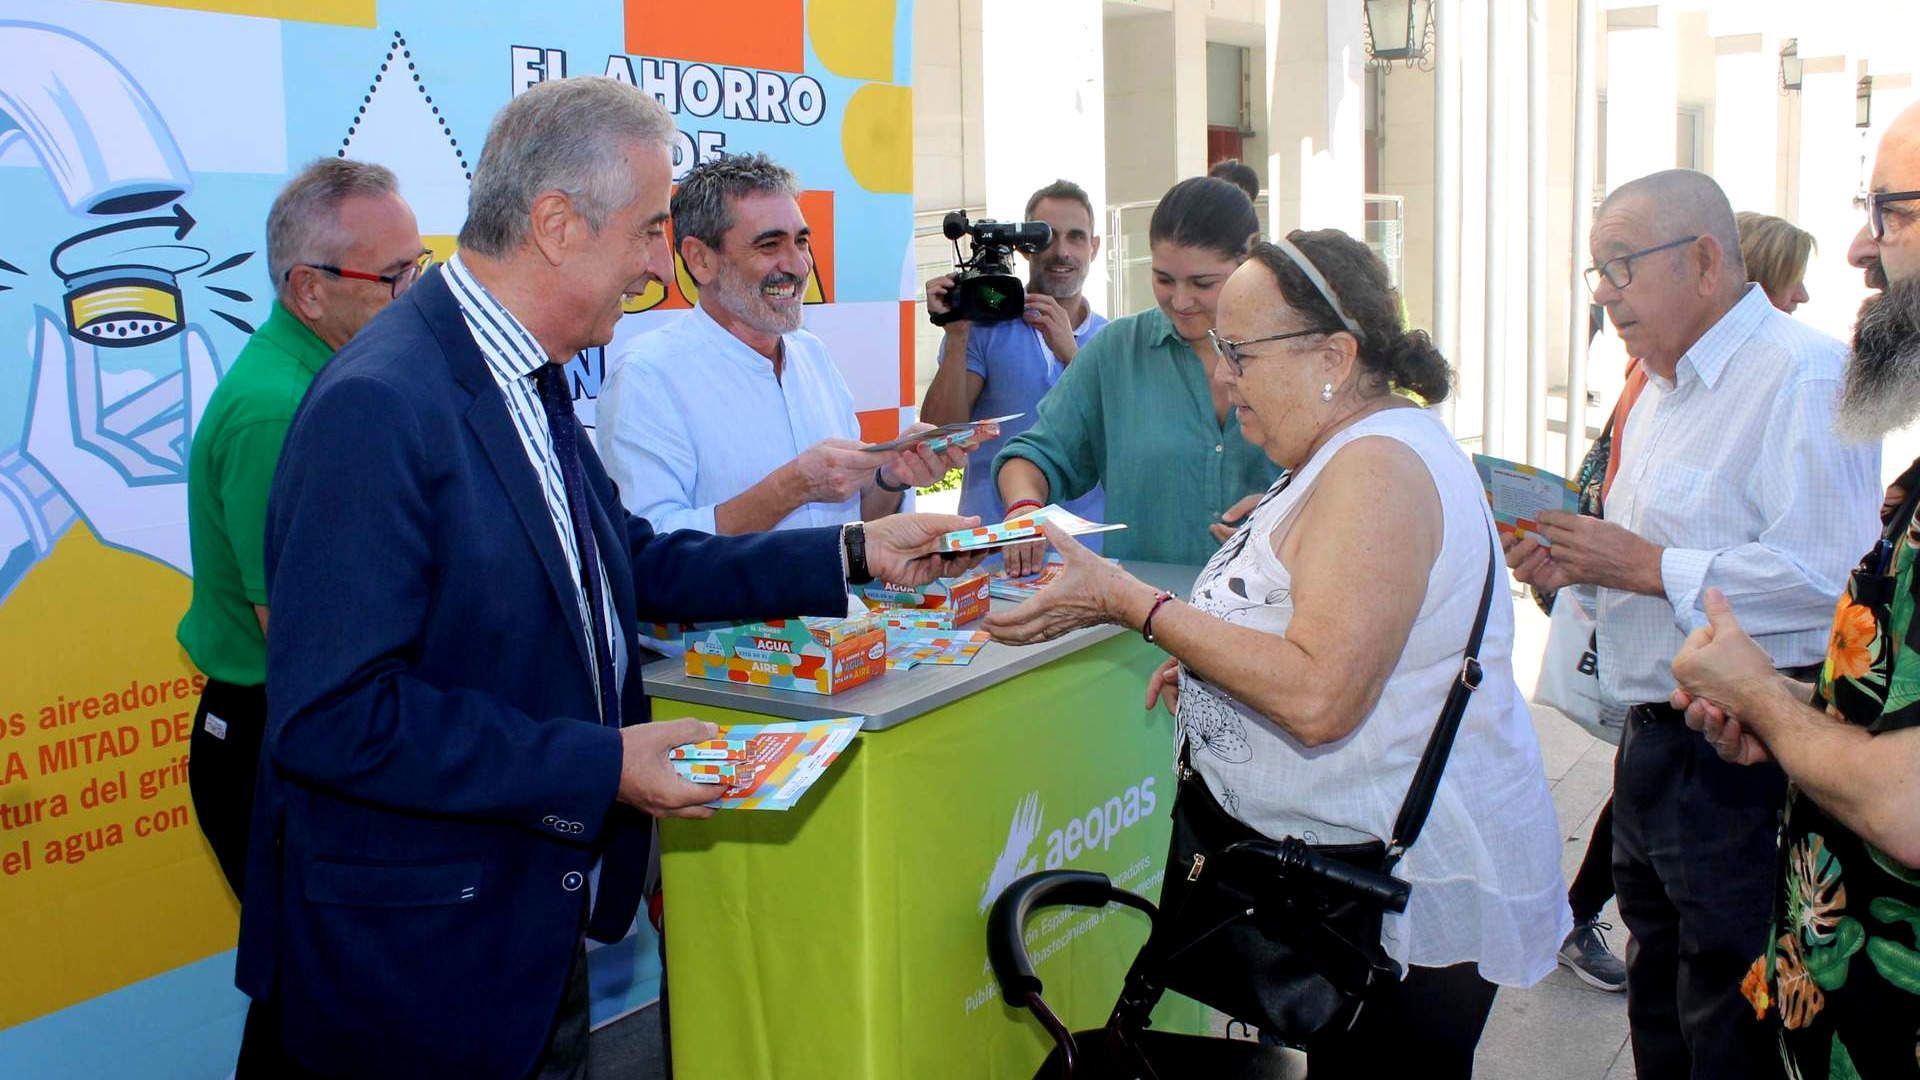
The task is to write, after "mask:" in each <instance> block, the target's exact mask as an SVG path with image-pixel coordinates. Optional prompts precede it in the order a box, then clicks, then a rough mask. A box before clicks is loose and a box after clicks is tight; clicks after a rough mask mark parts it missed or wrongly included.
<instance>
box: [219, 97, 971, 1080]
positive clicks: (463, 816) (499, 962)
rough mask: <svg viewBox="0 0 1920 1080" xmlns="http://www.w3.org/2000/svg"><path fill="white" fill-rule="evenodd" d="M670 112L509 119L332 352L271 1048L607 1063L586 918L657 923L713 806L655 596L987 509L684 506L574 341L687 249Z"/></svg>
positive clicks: (282, 616)
mask: <svg viewBox="0 0 1920 1080" xmlns="http://www.w3.org/2000/svg"><path fill="white" fill-rule="evenodd" d="M673 138H674V128H673V122H672V120H671V118H670V117H669V116H668V114H667V113H666V111H665V110H664V109H663V108H662V107H661V106H660V105H659V103H658V102H656V101H655V100H654V99H653V98H651V97H649V96H647V95H646V94H643V93H641V92H640V91H638V90H636V89H634V88H632V87H630V86H625V85H622V84H620V83H617V82H614V81H612V80H608V79H574V80H566V81H560V82H552V83H546V84H542V85H540V86H537V87H535V88H533V89H532V90H529V91H528V92H527V93H525V94H523V95H522V96H521V97H519V98H517V99H516V100H515V101H513V102H512V103H511V104H509V105H508V106H507V107H506V108H505V109H504V110H502V111H501V113H500V115H499V116H498V117H496V118H495V120H494V123H493V127H492V129H491V130H490V132H489V133H488V136H487V144H486V147H485V150H484V152H483V153H482V155H481V158H480V163H479V167H478V168H477V169H476V170H475V173H474V177H473V186H472V192H471V196H470V203H469V215H468V219H467V223H466V226H465V227H464V229H463V230H462V231H461V234H460V243H461V252H460V254H459V255H458V256H456V257H455V258H454V260H453V261H451V262H450V263H449V264H448V265H447V266H446V267H444V268H443V269H442V270H441V271H439V272H436V273H433V274H431V275H429V276H428V277H427V278H426V279H425V280H424V281H422V282H421V283H420V284H419V285H417V286H415V287H414V288H413V289H411V290H409V291H408V292H407V294H406V295H405V296H403V297H402V298H401V299H400V300H399V301H397V302H395V303H394V304H392V305H391V306H390V307H389V308H388V309H387V310H386V311H385V312H383V313H382V314H381V315H380V317H378V318H376V319H375V320H374V321H373V322H371V323H370V324H368V326H367V327H366V329H364V330H363V331H362V332H361V333H360V334H359V336H357V337H355V338H354V339H353V341H352V342H351V343H349V344H348V345H347V346H346V347H345V348H344V349H342V350H341V351H340V352H339V354H338V355H337V356H336V357H335V358H334V360H333V362H332V363H331V364H329V365H328V366H327V368H326V369H325V370H324V371H323V372H322V373H321V375H320V376H319V377H318V378H316V379H315V381H314V383H313V387H312V389H311V391H310V392H309V394H308V396H307V398H306V400H305V402H304V403H303V404H302V406H301V408H300V411H299V413H298V414H297V415H296V417H295V418H294V422H293V426H292V428H291V430H290V432H289V435H288V439H287V444H286V451H285V455H284V457H283V458H282V461H281V465H280V468H279V472H278V473H277V475H276V477H275V480H274V487H273V494H272V499H271V505H270V509H269V515H268V516H269V523H268V532H267V558H266V568H267V581H268V590H269V594H270V597H271V604H272V607H273V613H274V626H273V629H274V633H273V636H272V638H271V639H270V640H269V642H268V656H267V669H268V681H267V685H269V686H271V687H272V688H273V690H272V695H271V700H270V701H269V703H268V705H269V714H268V724H267V736H266V754H265V758H264V764H263V768H262V775H261V781H260V784H261V788H260V790H261V792H262V796H261V798H260V799H259V802H258V808H257V811H256V817H255V830H254V842H253V845H252V851H251V854H250V861H249V873H248V878H247V894H246V898H245V904H244V905H243V908H242V914H241V931H240V958H239V971H238V982H239V985H240V988H241V989H243V990H245V991H246V992H247V993H248V994H249V995H250V996H251V997H252V998H253V999H254V1007H253V1009H252V1010H251V1011H250V1013H249V1016H248V1024H247V1035H246V1039H245V1043H244V1045H243V1048H242V1053H241V1061H240V1070H239V1075H240V1077H241V1078H242V1080H254V1078H255V1077H269V1076H270V1077H280V1076H302V1075H319V1076H330V1077H356V1078H357V1077H376V1076H407V1077H423V1076H459V1077H527V1076H539V1077H577V1076H582V1075H584V1071H585V1062H586V1043H587V1011H586V968H585V960H584V955H585V954H584V942H583V935H585V934H591V935H592V936H594V937H595V938H596V939H606V940H612V939H616V938H618V937H619V936H620V935H622V934H623V933H624V932H625V931H626V929H627V927H628V925H629V924H630V923H631V922H632V920H633V917H634V912H635V908H636V906H637V903H638V900H639V896H640V892H641V879H642V875H643V874H644V870H645V864H646V858H647V854H648V838H649V835H650V826H651V821H650V819H649V817H648V816H647V815H655V816H659V815H681V816H704V815H706V814H708V813H710V812H711V811H709V810H706V809H705V808H703V807H702V806H701V805H700V804H701V803H702V802H704V801H705V800H706V799H708V798H709V796H710V789H703V788H700V787H698V786H696V785H693V784H689V783H687V782H685V781H683V780H680V779H679V778H678V777H677V776H676V775H675V774H674V772H673V771H672V769H671V768H670V767H669V765H668V764H667V760H666V755H667V752H668V750H669V749H670V748H671V747H673V746H676V745H678V744H681V743H686V742H691V741H695V740H698V739H701V738H706V737H709V736H710V735H711V734H712V731H713V728H712V726H711V725H709V724H704V723H700V722H697V721H694V720H676V721H672V722H663V723H658V724H648V723H644V721H645V720H646V719H647V715H648V704H647V700H646V698H645V696H644V694H643V691H642V688H641V680H640V679H639V677H638V675H637V673H635V672H634V671H632V670H631V668H632V666H633V665H634V663H635V662H636V661H634V660H633V657H634V654H635V649H636V646H635V630H634V628H635V625H636V621H660V622H666V621H679V620H690V621H691V620H712V619H737V618H763V617H772V616H785V615H798V614H840V613H843V612H844V610H845V606H846V589H847V585H848V584H849V583H858V582H860V581H862V580H864V579H868V578H870V576H872V575H880V576H884V577H886V578H888V579H891V580H900V581H910V582H924V581H926V580H929V579H931V578H932V577H933V576H934V575H935V573H937V572H944V571H951V570H953V569H956V568H958V567H957V565H956V564H952V563H947V562H944V561H943V560H942V559H941V558H940V557H934V556H930V555H929V553H930V552H931V550H932V546H933V544H932V541H933V539H934V538H935V537H936V536H938V534H940V533H942V532H944V531H947V530H949V529H953V528H960V527H964V526H968V525H970V524H972V522H971V520H970V519H962V518H952V517H941V516H934V515H905V516H896V517H892V518H883V519H880V520H876V521H872V522H868V523H866V524H865V526H864V528H863V526H861V525H860V524H858V523H855V524H852V525H847V526H842V527H832V528H823V529H809V530H796V531H791V532H784V533H780V534H777V535H762V536H742V537H727V538H716V537H713V536H708V535H706V534H702V533H695V532H679V533H674V534H671V535H666V536H658V535H655V534H654V533H653V531H652V530H651V529H650V528H649V527H648V525H647V523H646V522H645V521H644V520H643V519H641V518H637V517H633V516H631V515H628V514H627V513H625V511H623V510H622V509H621V505H620V500H619V498H618V495H617V493H616V492H615V489H614V486H613V484H612V483H611V482H610V481H609V480H608V479H607V476H606V473H605V472H604V471H603V470H602V468H601V465H600V461H599V459H598V458H597V457H596V456H595V454H594V451H593V448H592V446H591V444H590V443H589V442H588V441H587V439H586V438H585V436H584V432H583V429H582V428H581V427H580V426H579V424H578V423H577V422H576V421H575V420H574V419H573V417H572V395H571V393H570V391H568V390H567V388H566V381H565V379H564V378H563V377H562V375H561V365H563V364H564V363H565V362H566V361H567V359H568V358H570V357H572V356H573V355H574V354H575V353H576V352H578V351H579V350H580V349H583V348H587V347H590V346H595V345H604V344H606V343H607V342H608V341H609V340H610V339H611V338H612V336H613V328H614V324H615V323H616V322H617V321H618V320H619V318H620V315H621V300H622V297H624V296H628V295H631V294H635V293H638V292H640V291H641V290H643V289H645V288H646V287H647V286H648V285H650V284H652V283H654V282H656V281H661V280H664V279H666V278H667V277H668V276H669V275H670V274H671V273H672V270H671V266H672V264H671V262H670V256H669V253H668V248H667V243H666V236H665V231H666V224H667V207H668V191H669V186H670V183H671V167H670V157H669V155H670V147H671V146H672V141H673Z"/></svg>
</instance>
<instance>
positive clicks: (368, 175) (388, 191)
mask: <svg viewBox="0 0 1920 1080" xmlns="http://www.w3.org/2000/svg"><path fill="white" fill-rule="evenodd" d="M399 190H400V182H399V181H398V180H396V179H395V178H394V175H393V170H392V169H389V168H387V167H386V166H385V165H375V164H372V163H371V162H366V161H354V160H353V159H351V158H343V157H330V158H320V159H319V160H317V161H315V162H313V163H312V164H310V165H308V166H307V167H306V168H304V169H301V170H300V172H299V173H298V174H297V175H295V176H294V178H293V179H292V180H289V181H287V186H286V187H283V188H281V189H280V194H279V195H277V196H275V197H274V200H273V208H272V209H271V210H268V211H267V273H269V274H271V275H272V276H273V290H274V293H275V295H277V296H279V297H280V300H281V302H282V303H284V302H285V301H286V299H287V287H288V286H287V275H288V274H289V273H291V272H292V271H293V268H294V267H295V266H299V265H301V264H302V263H328V264H331V263H334V262H337V261H339V259H340V255H341V253H342V252H343V251H345V250H346V248H347V247H348V246H349V245H350V244H351V243H352V238H351V237H348V236H345V235H344V234H343V233H342V231H341V229H340V204H341V203H344V202H346V201H347V200H348V199H350V198H352V197H354V196H356V195H373V196H379V195H392V194H395V193H396V192H398V191H399Z"/></svg>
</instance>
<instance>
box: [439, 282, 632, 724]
mask: <svg viewBox="0 0 1920 1080" xmlns="http://www.w3.org/2000/svg"><path fill="white" fill-rule="evenodd" d="M445 273H446V275H447V285H448V287H449V288H450V289H451V290H452V291H453V297H454V299H455V300H456V301H458V303H459V304H460V314H461V315H462V316H463V317H464V318H465V319H466V322H467V329H468V331H470V332H471V333H472V334H473V341H474V344H476V345H478V346H480V354H481V355H482V356H483V357H485V358H486V361H487V371H488V372H489V373H490V374H491V375H492V376H493V381H494V383H495V384H496V385H497V386H499V387H500V396H501V398H503V399H504V400H505V402H506V406H507V416H508V417H509V418H511V419H512V421H513V429H514V430H515V431H516V432H518V433H519V434H520V446H521V448H522V449H524V450H526V452H527V462H528V464H530V465H532V466H533V473H534V476H535V477H536V478H538V479H539V481H540V491H541V494H542V495H544V496H545V497H546V500H547V516H549V517H551V518H552V519H553V530H554V532H555V533H557V534H558V535H559V537H560V548H561V550H563V551H565V552H566V555H567V571H568V574H569V576H570V577H571V578H572V579H573V588H574V595H575V599H576V600H577V601H578V602H579V605H580V607H579V610H580V628H581V630H580V632H581V634H582V636H584V637H585V638H587V644H588V648H589V649H590V650H592V651H591V655H592V656H593V657H595V658H596V659H595V662H594V663H593V664H592V665H590V666H591V670H592V672H593V683H594V691H595V693H596V695H597V694H598V692H599V689H600V666H599V663H598V659H597V658H598V657H599V655H600V651H601V650H602V649H611V650H612V651H613V653H612V655H613V671H614V679H615V680H616V682H618V683H619V684H621V685H624V684H625V682H626V675H627V654H626V644H625V642H623V641H621V640H620V631H619V628H618V626H616V625H615V622H614V618H613V611H614V607H613V593H612V592H611V591H609V589H608V587H607V571H606V563H605V560H604V559H603V560H601V566H600V574H599V580H600V594H601V595H600V599H601V609H602V610H603V611H605V612H606V613H607V640H606V641H601V642H596V641H594V640H593V630H592V627H593V615H592V609H591V608H589V607H588V606H587V591H586V586H585V585H584V584H582V583H581V579H580V545H579V543H578V541H577V539H576V538H575V537H574V535H573V515H572V514H571V513H570V512H569V511H568V509H567V485H566V482H565V480H563V479H562V478H561V475H560V459H559V456H558V455H557V454H555V453H554V449H553V435H552V432H551V430H550V429H549V428H548V427H547V412H546V409H544V408H543V407H541V405H540V390H539V388H538V387H537V386H535V385H534V381H533V375H534V372H536V371H538V370H540V365H542V364H545V363H548V362H549V360H548V357H547V354H546V350H544V349H542V348H541V347H540V343H539V342H538V341H536V340H534V336H533V334H532V333H531V332H529V331H528V330H527V328H526V327H525V326H524V325H522V324H521V322H520V320H519V319H517V318H514V315H513V312H511V311H508V310H507V309H506V307H505V306H504V305H502V304H501V303H500V302H499V301H498V300H495V299H494V298H493V295H492V294H491V293H489V292H487V289H486V286H484V285H482V284H480V282H479V281H478V280H477V279H475V278H474V276H473V274H472V273H471V272H469V271H468V270H467V268H466V265H465V264H463V263H462V262H461V261H460V256H459V255H457V254H456V255H455V256H454V257H453V258H452V259H450V260H448V262H447V264H446V270H445ZM580 445H581V446H582V447H586V446H590V445H592V443H591V441H590V440H588V439H586V438H582V439H581V440H580ZM615 512H616V513H617V512H618V508H617V507H616V508H615ZM614 689H615V697H616V698H617V697H618V696H619V693H618V691H619V686H616V687H615V688H614ZM595 700H600V699H599V698H598V697H597V696H596V698H595ZM601 719H602V722H605V723H613V724H616V725H617V724H618V723H619V722H620V718H619V717H602V718H601Z"/></svg>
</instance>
